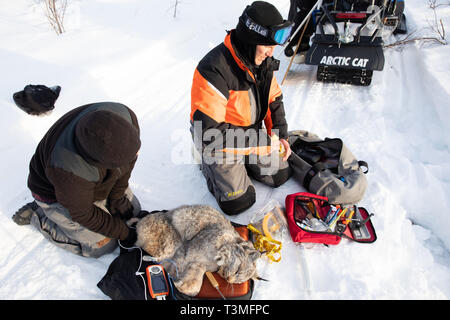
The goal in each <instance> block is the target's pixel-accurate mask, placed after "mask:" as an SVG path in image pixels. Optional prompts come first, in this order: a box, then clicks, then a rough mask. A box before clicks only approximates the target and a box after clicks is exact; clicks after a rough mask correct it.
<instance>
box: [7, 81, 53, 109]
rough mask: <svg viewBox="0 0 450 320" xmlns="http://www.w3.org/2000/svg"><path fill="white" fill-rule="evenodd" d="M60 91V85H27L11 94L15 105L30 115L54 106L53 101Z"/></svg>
mask: <svg viewBox="0 0 450 320" xmlns="http://www.w3.org/2000/svg"><path fill="white" fill-rule="evenodd" d="M60 92H61V87H60V86H54V87H50V88H49V87H47V86H44V85H32V84H29V85H27V86H26V87H25V88H24V89H23V90H22V91H19V92H16V93H14V95H13V99H14V102H15V103H16V105H17V106H18V107H19V108H20V109H22V110H23V111H25V112H26V113H28V114H31V115H40V114H43V113H46V112H48V111H50V110H53V109H54V108H55V101H56V99H58V97H59V93H60Z"/></svg>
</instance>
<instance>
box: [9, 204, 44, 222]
mask: <svg viewBox="0 0 450 320" xmlns="http://www.w3.org/2000/svg"><path fill="white" fill-rule="evenodd" d="M38 208H39V206H38V204H37V203H36V201H33V202H29V203H27V204H26V205H24V206H23V207H22V208H20V209H19V210H17V211H16V213H15V214H14V215H13V216H12V219H13V220H14V222H15V223H17V224H18V225H19V226H24V225H27V224H30V220H31V215H32V214H33V213H34V212H35V211H36V210H37V209H38Z"/></svg>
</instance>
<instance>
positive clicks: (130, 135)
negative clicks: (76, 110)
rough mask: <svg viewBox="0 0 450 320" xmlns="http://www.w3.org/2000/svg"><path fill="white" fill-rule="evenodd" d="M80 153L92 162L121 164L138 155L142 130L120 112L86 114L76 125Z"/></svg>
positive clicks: (108, 166)
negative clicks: (119, 113) (140, 131)
mask: <svg viewBox="0 0 450 320" xmlns="http://www.w3.org/2000/svg"><path fill="white" fill-rule="evenodd" d="M75 137H76V144H77V147H78V148H79V149H81V150H79V151H80V154H81V155H82V156H83V157H84V158H85V160H87V161H88V162H90V163H93V164H95V165H98V166H101V167H105V168H118V167H121V166H123V165H126V164H129V163H130V162H132V161H133V160H134V159H136V154H137V152H138V151H139V148H140V147H141V140H140V138H139V130H138V129H137V128H136V127H135V126H133V125H132V124H131V123H130V122H128V121H127V120H126V119H124V118H122V117H121V116H120V115H118V114H116V113H114V112H111V111H106V110H97V111H93V112H89V113H87V114H86V115H84V116H83V117H82V118H81V119H80V120H79V121H78V123H77V126H76V129H75Z"/></svg>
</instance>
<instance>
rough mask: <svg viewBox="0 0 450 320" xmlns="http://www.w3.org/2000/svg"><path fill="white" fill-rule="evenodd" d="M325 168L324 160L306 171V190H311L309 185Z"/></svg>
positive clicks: (304, 184) (304, 181)
mask: <svg viewBox="0 0 450 320" xmlns="http://www.w3.org/2000/svg"><path fill="white" fill-rule="evenodd" d="M325 169H326V166H325V165H324V164H323V163H322V162H317V163H316V164H314V165H313V166H312V167H311V169H309V170H308V172H306V175H305V178H303V186H304V187H305V188H306V190H309V185H310V184H311V180H312V178H314V176H315V175H316V174H317V173H319V172H320V171H323V170H325Z"/></svg>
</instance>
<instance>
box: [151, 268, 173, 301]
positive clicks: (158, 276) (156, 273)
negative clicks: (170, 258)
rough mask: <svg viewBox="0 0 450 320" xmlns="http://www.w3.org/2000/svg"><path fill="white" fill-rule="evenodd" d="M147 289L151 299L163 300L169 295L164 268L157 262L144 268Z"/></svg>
mask: <svg viewBox="0 0 450 320" xmlns="http://www.w3.org/2000/svg"><path fill="white" fill-rule="evenodd" d="M146 273H147V281H148V291H149V292H150V295H151V297H152V298H153V299H158V300H165V299H166V296H167V295H169V285H168V283H167V277H166V273H165V271H164V268H163V267H162V266H160V265H159V264H155V265H151V266H148V267H147V269H146Z"/></svg>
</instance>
